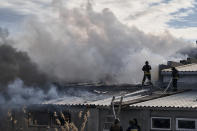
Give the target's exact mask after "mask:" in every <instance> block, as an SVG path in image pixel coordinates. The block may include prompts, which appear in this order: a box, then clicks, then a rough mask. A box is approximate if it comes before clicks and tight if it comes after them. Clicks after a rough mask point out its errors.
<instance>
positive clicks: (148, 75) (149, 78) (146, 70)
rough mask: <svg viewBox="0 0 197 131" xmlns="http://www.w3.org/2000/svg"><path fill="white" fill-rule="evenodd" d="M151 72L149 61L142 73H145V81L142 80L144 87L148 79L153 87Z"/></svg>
mask: <svg viewBox="0 0 197 131" xmlns="http://www.w3.org/2000/svg"><path fill="white" fill-rule="evenodd" d="M150 70H151V66H150V65H149V63H148V61H146V62H145V65H144V66H143V68H142V71H144V77H143V80H142V86H144V82H145V81H146V78H148V80H149V83H150V84H151V85H152V82H151V73H150Z"/></svg>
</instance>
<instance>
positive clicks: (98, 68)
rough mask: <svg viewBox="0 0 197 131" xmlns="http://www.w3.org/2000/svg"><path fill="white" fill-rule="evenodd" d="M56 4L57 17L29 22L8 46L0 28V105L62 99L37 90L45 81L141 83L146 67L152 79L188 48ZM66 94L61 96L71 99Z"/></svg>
mask: <svg viewBox="0 0 197 131" xmlns="http://www.w3.org/2000/svg"><path fill="white" fill-rule="evenodd" d="M56 2H58V1H54V2H53V4H52V7H53V9H52V11H53V12H50V11H49V13H51V14H56V16H54V17H49V16H50V15H48V16H47V17H44V16H43V19H42V20H44V21H39V19H37V18H36V17H34V18H29V19H28V20H26V22H25V23H24V31H23V32H22V34H20V36H15V38H16V40H13V41H12V42H10V40H7V36H8V34H9V33H8V31H7V30H4V29H2V28H0V61H1V63H0V73H1V75H0V83H1V84H2V86H1V88H0V89H2V88H5V89H6V90H5V92H1V94H0V104H5V103H7V104H8V105H12V104H13V103H16V104H27V103H31V104H33V103H40V102H42V101H44V100H46V99H54V98H59V97H62V95H61V94H58V93H57V91H56V89H55V88H54V87H51V86H48V89H49V90H48V91H43V90H42V89H41V88H36V87H37V86H35V85H37V84H38V83H47V82H48V80H49V79H50V80H54V81H59V82H95V81H105V80H109V81H112V82H118V83H135V82H141V78H142V75H143V73H142V71H141V68H142V66H143V64H144V61H146V60H148V61H149V62H150V64H151V65H152V67H153V74H154V75H153V76H154V77H156V72H157V70H156V67H157V66H158V64H161V63H164V62H166V61H167V60H176V59H180V58H181V57H182V56H181V57H180V55H178V54H175V52H177V51H179V50H181V49H183V48H185V47H187V46H190V45H189V44H186V43H185V42H184V41H183V40H179V39H176V38H174V37H173V36H171V35H170V34H169V33H168V32H165V33H163V34H161V35H160V36H154V35H151V34H145V33H143V32H142V31H140V30H138V29H137V28H135V27H128V26H127V25H124V24H122V23H121V22H120V21H119V20H118V19H117V18H116V17H115V15H114V14H113V12H111V11H110V10H109V9H104V10H103V11H102V12H99V13H98V12H95V11H94V10H93V8H92V7H91V4H88V6H87V8H82V7H81V8H75V9H67V8H65V7H62V6H61V4H57V3H56ZM147 26H148V25H147ZM16 49H17V50H16ZM25 52H26V53H25ZM45 74H46V75H47V77H46V75H45ZM48 78H49V79H48ZM11 81H14V82H13V83H11V84H8V83H10V82H11ZM5 84H8V86H4V85H5ZM28 85H31V86H28ZM39 87H42V86H39ZM68 94H69V93H67V94H64V95H67V96H69V97H70V96H72V95H68ZM71 94H72V93H71ZM78 94H80V93H78ZM85 96H86V95H85ZM81 97H83V96H78V97H77V98H81ZM68 100H69V99H68Z"/></svg>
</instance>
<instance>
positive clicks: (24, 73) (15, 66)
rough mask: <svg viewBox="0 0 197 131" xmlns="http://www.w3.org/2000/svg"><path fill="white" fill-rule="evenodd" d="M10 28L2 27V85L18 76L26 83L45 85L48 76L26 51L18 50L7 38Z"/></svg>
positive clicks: (0, 73) (0, 44)
mask: <svg viewBox="0 0 197 131" xmlns="http://www.w3.org/2000/svg"><path fill="white" fill-rule="evenodd" d="M8 34H9V33H8V30H6V29H2V28H0V85H7V84H8V83H10V82H12V81H14V80H15V79H16V78H19V79H21V80H23V82H24V84H26V85H36V84H38V85H41V84H42V85H43V84H44V83H46V79H47V78H46V76H45V75H44V73H42V72H41V71H39V70H38V68H37V66H36V64H35V63H33V62H32V61H31V60H30V58H29V56H28V54H27V53H26V52H22V51H17V50H16V49H15V48H13V47H12V46H11V45H10V44H8V43H9V42H10V41H9V40H8V39H7V37H8Z"/></svg>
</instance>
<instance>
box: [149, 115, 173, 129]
mask: <svg viewBox="0 0 197 131" xmlns="http://www.w3.org/2000/svg"><path fill="white" fill-rule="evenodd" d="M154 118H157V119H169V120H170V128H154V127H153V119H154ZM171 128H172V119H171V117H151V130H171Z"/></svg>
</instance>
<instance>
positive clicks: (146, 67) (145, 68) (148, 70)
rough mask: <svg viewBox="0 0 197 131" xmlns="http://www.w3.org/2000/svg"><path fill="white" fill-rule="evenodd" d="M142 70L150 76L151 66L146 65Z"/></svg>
mask: <svg viewBox="0 0 197 131" xmlns="http://www.w3.org/2000/svg"><path fill="white" fill-rule="evenodd" d="M142 70H143V71H144V74H145V75H149V74H150V70H151V66H150V65H144V66H143V67H142Z"/></svg>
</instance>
